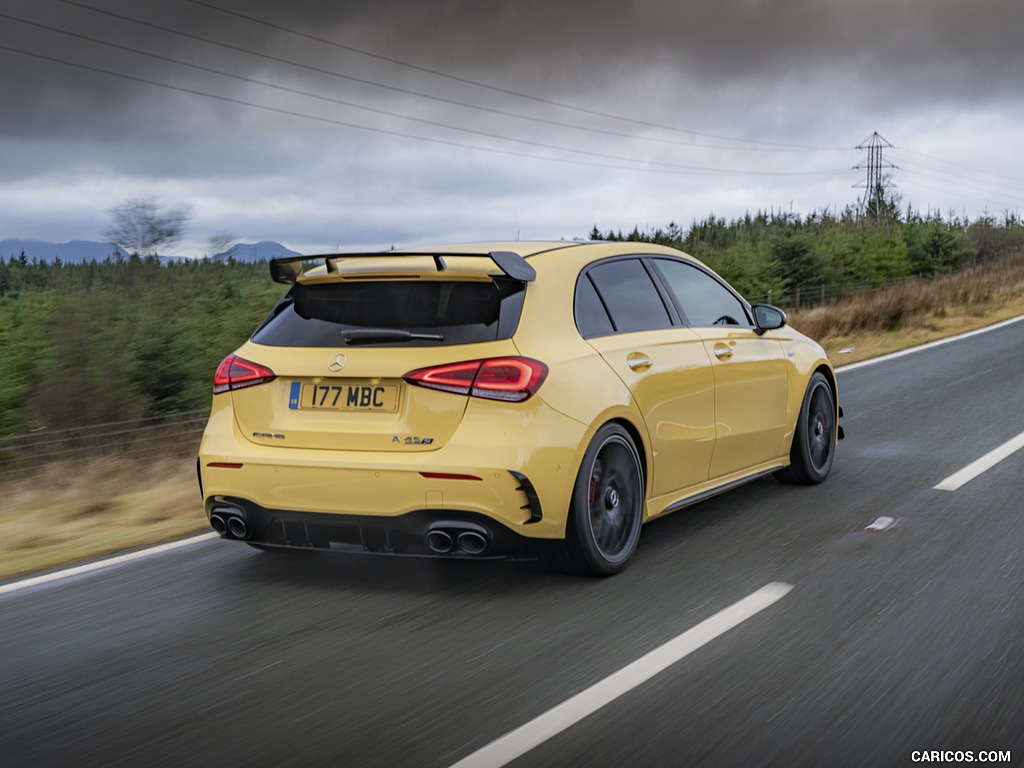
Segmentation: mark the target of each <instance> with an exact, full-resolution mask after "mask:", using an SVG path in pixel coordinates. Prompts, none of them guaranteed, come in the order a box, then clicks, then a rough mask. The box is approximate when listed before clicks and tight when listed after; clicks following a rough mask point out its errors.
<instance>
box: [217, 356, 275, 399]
mask: <svg viewBox="0 0 1024 768" xmlns="http://www.w3.org/2000/svg"><path fill="white" fill-rule="evenodd" d="M276 377H277V375H276V374H275V373H274V372H273V371H272V370H270V369H269V368H265V367H264V366H262V365H257V364H256V363H251V362H249V361H248V360H243V359H242V358H241V357H238V356H237V355H228V356H227V357H225V358H224V359H223V360H222V361H221V364H220V365H219V366H217V372H216V373H215V374H214V375H213V394H215V395H219V394H220V393H221V392H228V391H230V390H234V389H242V388H244V387H252V386H255V385H257V384H263V383H265V382H268V381H273V380H274V379H275V378H276Z"/></svg>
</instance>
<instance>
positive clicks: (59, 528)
mask: <svg viewBox="0 0 1024 768" xmlns="http://www.w3.org/2000/svg"><path fill="white" fill-rule="evenodd" d="M1022 314H1024V254H1021V255H1019V256H1018V257H1016V258H1013V259H1008V260H1006V261H1004V262H1001V263H999V264H997V265H990V266H987V267H984V268H979V269H977V270H973V271H971V272H967V273H964V274H961V275H955V276H952V277H948V278H943V279H940V280H936V281H933V282H914V283H907V284H906V285H900V286H896V287H893V288H890V289H887V290H884V291H881V292H878V293H865V294H857V295H854V296H851V297H849V298H848V299H846V300H844V301H842V302H839V303H837V304H833V305H830V306H828V307H820V308H817V309H811V310H804V311H800V312H793V313H792V314H791V316H790V321H791V322H792V324H793V326H794V327H796V328H799V329H800V330H801V331H803V332H804V333H807V334H808V335H810V336H812V337H814V338H817V339H818V340H820V341H821V342H822V344H823V345H824V347H825V349H826V350H827V351H828V353H829V356H830V357H831V358H832V360H833V361H834V362H835V363H836V364H842V363H847V362H855V361H857V360H863V359H866V358H869V357H875V356H877V355H880V354H884V353H886V352H892V351H895V350H898V349H905V348H907V347H912V346H916V345H918V344H923V343H925V342H928V341H932V340H934V339H938V338H943V337H947V336H951V335H954V334H956V333H962V332H964V331H968V330H973V329H975V328H980V327H982V326H985V325H990V324H992V323H994V322H997V321H999V320H1003V319H1006V318H1009V317H1015V316H1018V315H1022ZM849 349H852V350H853V351H852V352H847V351H846V350H849ZM841 351H842V354H841V353H840V352H841ZM0 499H3V501H2V505H0V579H2V578H8V577H11V576H15V575H18V574H23V573H28V572H32V571H39V570H43V569H46V568H53V567H55V566H58V565H61V564H64V563H69V562H73V561H76V560H85V559H89V558H96V557H98V556H101V555H104V554H107V553H110V552H114V551H119V550H124V549H129V548H132V547H138V546H143V545H146V544H153V543H157V542H160V541H165V540H169V539H175V538H180V537H182V536H186V535H188V534H191V533H196V532H199V531H205V530H208V528H207V524H206V518H205V516H204V515H203V511H202V503H201V501H200V499H199V489H198V486H197V484H196V478H195V458H194V457H193V456H184V457H180V458H168V459H166V460H162V461H161V462H159V463H153V462H151V461H149V462H141V461H132V460H130V459H121V458H97V459H93V460H89V461H84V460H83V461H76V462H70V461H66V462H60V463H54V464H51V465H48V466H46V467H45V468H44V469H42V470H41V471H40V472H39V473H38V474H37V475H36V476H35V477H32V478H24V479H21V480H17V481H7V482H3V483H0Z"/></svg>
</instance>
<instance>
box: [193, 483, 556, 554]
mask: <svg viewBox="0 0 1024 768" xmlns="http://www.w3.org/2000/svg"><path fill="white" fill-rule="evenodd" d="M206 513H207V516H208V517H210V519H211V521H215V524H214V527H215V529H216V530H217V531H218V533H220V534H221V536H222V537H223V538H225V539H237V540H241V541H245V542H247V543H250V544H255V545H258V546H260V547H266V548H268V549H304V550H322V551H335V552H349V553H359V554H382V555H399V556H403V555H404V556H407V557H451V558H471V559H510V558H533V557H537V556H539V555H540V554H542V549H541V546H542V542H540V541H538V540H536V539H530V538H528V537H524V536H521V535H519V534H517V533H516V532H514V531H512V530H510V529H509V528H507V527H506V526H504V525H502V524H501V523H499V522H497V521H496V520H494V519H493V518H491V517H488V516H486V515H482V514H479V513H475V512H469V511H465V510H432V509H421V510H415V511H412V512H407V513H405V514H402V515H398V516H396V517H388V518H383V517H379V516H374V515H337V514H321V513H315V512H297V511H292V510H281V509H267V508H265V507H261V506H260V505H258V504H256V503H255V502H252V501H250V500H248V499H244V498H240V497H234V496H218V497H214V498H210V499H208V500H207V502H206Z"/></svg>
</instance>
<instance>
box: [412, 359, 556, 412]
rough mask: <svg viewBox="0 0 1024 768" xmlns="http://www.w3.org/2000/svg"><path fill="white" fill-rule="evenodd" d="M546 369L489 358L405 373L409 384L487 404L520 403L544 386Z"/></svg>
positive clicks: (524, 361)
mask: <svg viewBox="0 0 1024 768" xmlns="http://www.w3.org/2000/svg"><path fill="white" fill-rule="evenodd" d="M547 375H548V367H547V366H546V365H544V363H541V362H538V361H537V360H531V359H530V358H528V357H492V358H489V359H487V360H468V361H466V362H463V363H451V364H449V365H437V366H433V367H431V368H419V369H417V370H415V371H409V373H407V374H405V376H403V377H402V378H403V379H405V380H406V381H407V382H409V383H410V384H417V385H419V386H421V387H428V388H429V389H440V390H442V391H444V392H454V393H456V394H459V395H472V396H473V397H484V398H487V399H488V400H507V401H510V402H521V401H523V400H526V399H528V398H529V397H531V396H532V395H533V394H534V393H535V392H536V391H537V390H538V389H539V388H540V385H541V384H543V383H544V379H545V378H546V377H547Z"/></svg>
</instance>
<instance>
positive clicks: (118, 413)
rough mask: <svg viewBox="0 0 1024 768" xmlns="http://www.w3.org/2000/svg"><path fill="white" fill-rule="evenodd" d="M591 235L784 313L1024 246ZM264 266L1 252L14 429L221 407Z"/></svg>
mask: <svg viewBox="0 0 1024 768" xmlns="http://www.w3.org/2000/svg"><path fill="white" fill-rule="evenodd" d="M585 238H586V239H593V240H627V241H640V242H657V243H663V244H666V245H671V246H674V247H676V248H679V249H681V250H683V251H685V252H687V253H689V254H691V255H693V256H695V257H697V258H698V259H700V260H702V261H704V262H705V263H706V264H708V265H709V266H710V267H712V268H713V269H715V270H716V271H717V272H719V273H720V274H721V275H722V276H723V277H725V278H726V280H728V281H729V282H730V283H732V284H733V285H734V286H735V287H736V288H737V289H738V290H740V291H741V292H742V293H743V294H744V295H745V296H746V297H747V298H748V299H750V300H751V301H765V300H768V301H771V302H773V303H775V304H778V305H780V306H782V307H783V308H786V309H792V308H796V307H799V306H800V305H801V304H804V305H808V304H812V303H820V302H822V301H826V302H827V301H830V300H832V299H834V298H835V297H837V296H839V295H841V294H843V293H845V292H849V291H852V290H855V289H858V288H860V289H863V287H865V286H870V287H876V288H879V287H883V286H885V285H890V284H892V283H894V282H897V283H898V282H899V281H901V280H905V279H907V278H912V277H933V276H938V275H944V274H949V273H953V272H957V271H960V270H963V269H964V268H966V267H968V266H971V265H974V264H977V263H983V262H989V261H993V260H998V259H1001V258H1003V257H1005V256H1008V255H1012V254H1019V253H1020V252H1022V251H1024V222H1022V221H1021V220H1019V219H1017V218H1016V217H1014V216H1012V215H1009V214H1007V215H1004V216H1003V217H1002V218H1001V219H998V220H997V219H995V218H993V217H988V216H985V217H981V218H979V219H977V220H973V221H967V220H964V219H961V218H957V217H955V216H947V217H941V216H938V215H931V216H925V217H922V216H921V215H919V214H915V213H913V212H910V211H907V212H906V213H899V212H897V211H896V210H895V209H894V208H890V209H888V211H887V212H886V215H884V216H878V215H867V214H864V213H860V214H858V213H857V212H855V211H853V210H847V211H845V212H843V213H842V214H839V215H835V216H833V215H829V214H827V213H826V214H817V213H815V214H810V215H806V216H798V215H794V214H792V213H775V212H769V213H757V214H753V215H747V216H744V217H741V218H738V219H735V220H731V221H726V220H724V219H721V218H716V217H714V216H709V217H707V218H706V219H704V220H702V221H697V222H694V223H693V224H692V226H690V227H689V229H686V230H684V229H683V228H681V227H679V226H678V225H676V224H674V223H670V224H668V225H667V226H665V227H663V228H662V227H659V228H655V229H647V230H640V229H639V228H635V229H634V230H633V231H632V232H628V233H623V232H621V231H610V230H609V231H602V230H600V229H599V228H598V227H597V226H595V227H594V228H593V230H592V231H591V232H590V233H588V234H587V235H585ZM283 292H284V286H281V285H279V284H276V283H273V282H272V281H271V280H270V277H269V271H268V269H267V266H266V264H246V263H236V262H232V261H230V260H229V261H227V262H219V261H206V260H202V261H188V260H182V261H180V262H174V263H169V264H166V265H164V264H162V263H161V262H159V261H158V260H156V259H154V258H151V257H147V258H140V257H138V256H132V257H130V258H127V259H118V260H108V261H105V262H102V263H98V262H90V263H85V264H61V263H59V262H41V261H35V262H33V261H29V260H28V259H26V258H25V257H24V255H22V256H20V257H19V256H13V255H12V256H10V257H8V258H7V259H6V260H2V259H0V356H2V360H3V365H2V366H0V437H5V436H11V435H20V434H24V433H30V432H33V431H37V430H57V429H64V428H71V427H80V426H83V425H90V424H101V423H110V422H119V421H125V422H128V421H131V420H133V419H139V418H143V417H160V416H165V415H169V414H176V413H184V412H193V411H199V410H202V409H204V408H207V407H209V403H210V397H211V394H210V387H211V380H212V376H213V371H214V369H215V368H216V366H217V364H218V363H219V361H220V360H221V359H222V358H223V357H224V356H225V355H226V354H228V353H229V352H231V351H232V350H233V349H234V348H235V347H237V346H238V345H239V344H240V343H241V342H242V341H243V340H245V339H246V338H247V337H248V335H249V334H250V333H251V332H252V331H253V329H254V328H255V327H256V325H257V324H258V323H259V322H260V320H262V318H263V317H265V316H266V314H267V313H268V312H269V310H270V309H271V308H272V307H273V305H274V304H275V302H276V301H277V299H278V298H279V297H280V296H281V295H282V294H283Z"/></svg>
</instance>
